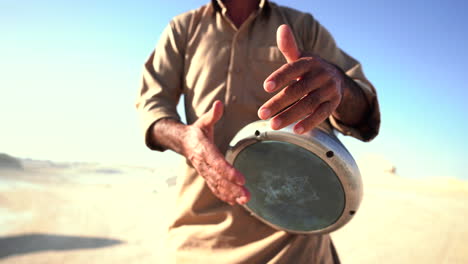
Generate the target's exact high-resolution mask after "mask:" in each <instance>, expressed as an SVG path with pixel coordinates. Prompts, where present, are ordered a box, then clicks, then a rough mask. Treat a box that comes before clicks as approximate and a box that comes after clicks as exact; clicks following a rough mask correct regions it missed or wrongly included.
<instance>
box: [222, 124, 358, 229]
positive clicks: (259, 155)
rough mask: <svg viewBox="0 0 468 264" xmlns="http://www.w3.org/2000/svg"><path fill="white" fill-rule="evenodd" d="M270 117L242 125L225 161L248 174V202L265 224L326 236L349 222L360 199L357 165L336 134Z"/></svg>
mask: <svg viewBox="0 0 468 264" xmlns="http://www.w3.org/2000/svg"><path fill="white" fill-rule="evenodd" d="M292 128H293V127H292V126H289V127H286V128H284V129H282V130H278V131H275V130H272V129H271V128H270V126H269V123H268V121H263V120H260V121H256V122H253V123H251V124H249V125H247V126H245V127H244V128H243V129H241V130H240V131H239V132H238V133H237V134H236V136H235V137H234V139H233V140H232V141H231V144H230V145H231V146H230V148H229V150H228V151H227V153H226V159H227V160H228V162H230V163H231V164H233V166H234V167H235V168H237V169H238V170H239V171H240V172H241V173H243V174H244V176H245V177H246V187H247V189H248V190H249V191H250V193H251V199H250V201H249V202H248V203H247V204H246V205H245V206H244V207H245V208H246V209H247V210H248V211H249V212H250V213H251V214H252V215H253V216H255V217H257V218H258V219H260V220H261V221H263V222H264V223H266V224H268V225H270V226H272V227H273V228H276V229H278V230H284V231H287V232H290V233H297V234H323V233H329V232H332V231H334V230H336V229H338V228H340V227H342V226H343V225H345V224H346V223H347V222H349V221H350V220H351V218H352V217H353V215H354V214H355V213H356V211H357V209H358V208H359V204H360V203H361V199H362V182H361V175H360V173H359V169H358V167H357V165H356V162H355V161H354V159H353V157H352V156H351V154H350V153H349V152H348V151H347V150H346V148H345V147H344V146H343V145H342V144H341V142H340V141H339V140H338V139H337V138H336V137H335V135H330V134H328V133H327V132H325V131H323V130H321V129H318V128H317V129H314V130H312V131H310V132H308V133H305V134H303V135H297V134H294V132H293V129H292Z"/></svg>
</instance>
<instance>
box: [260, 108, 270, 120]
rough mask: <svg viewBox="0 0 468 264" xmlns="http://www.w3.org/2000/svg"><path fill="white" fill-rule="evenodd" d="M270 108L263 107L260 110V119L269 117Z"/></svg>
mask: <svg viewBox="0 0 468 264" xmlns="http://www.w3.org/2000/svg"><path fill="white" fill-rule="evenodd" d="M270 114H271V112H270V110H268V109H266V108H263V109H262V110H260V118H261V119H267V118H269V117H270Z"/></svg>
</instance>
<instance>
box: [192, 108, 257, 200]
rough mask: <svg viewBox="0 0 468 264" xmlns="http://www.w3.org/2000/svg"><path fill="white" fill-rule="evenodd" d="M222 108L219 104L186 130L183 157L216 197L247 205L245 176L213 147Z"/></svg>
mask: <svg viewBox="0 0 468 264" xmlns="http://www.w3.org/2000/svg"><path fill="white" fill-rule="evenodd" d="M223 108H224V107H223V103H222V102H221V101H216V102H214V103H213V106H212V107H211V109H210V110H209V111H208V112H207V113H205V114H203V115H202V116H201V117H200V118H199V119H198V120H197V121H196V122H195V123H193V124H192V125H190V126H187V129H186V131H185V133H184V140H183V142H184V144H183V154H184V156H185V157H186V158H187V159H188V160H189V161H190V162H191V163H192V166H193V167H194V168H195V169H196V170H197V172H198V173H199V174H200V175H201V176H202V177H203V178H204V179H205V181H206V183H207V185H208V187H209V188H210V189H211V191H212V192H213V194H214V195H216V196H217V197H218V198H219V199H221V200H223V201H225V202H227V203H229V204H230V205H234V204H236V203H238V204H245V203H247V202H248V201H249V199H250V193H249V192H248V190H247V189H246V188H245V187H244V184H245V178H244V176H243V175H242V174H241V173H240V172H239V171H238V170H236V169H235V168H234V167H233V166H232V165H231V164H229V163H228V162H227V161H226V159H225V158H224V155H222V154H221V152H220V151H219V149H218V148H217V147H216V145H215V144H214V125H215V124H216V122H218V121H219V119H221V117H222V116H223Z"/></svg>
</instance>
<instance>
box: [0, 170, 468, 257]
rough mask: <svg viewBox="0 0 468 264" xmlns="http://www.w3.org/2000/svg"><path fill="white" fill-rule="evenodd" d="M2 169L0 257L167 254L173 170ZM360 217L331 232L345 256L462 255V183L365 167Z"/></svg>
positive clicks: (465, 203)
mask: <svg viewBox="0 0 468 264" xmlns="http://www.w3.org/2000/svg"><path fill="white" fill-rule="evenodd" d="M40 167H41V166H40V165H38V166H37V167H36V168H34V169H26V170H25V171H24V172H13V171H5V170H3V171H2V170H0V263H24V264H30V263H35V264H40V263H52V264H54V263H71V264H73V263H76V264H78V263H80V264H82V263H83V264H84V263H101V264H105V263H109V264H111V263H112V264H115V263H164V260H163V258H162V255H163V253H164V252H162V248H163V244H162V243H163V236H164V227H165V223H166V222H167V219H168V217H169V215H170V210H171V208H172V202H173V200H174V199H173V197H172V195H173V192H174V191H173V188H171V189H169V188H167V184H166V179H167V178H168V177H169V176H173V175H174V174H177V172H174V171H156V172H155V171H151V170H147V169H144V168H130V167H119V168H117V169H116V167H112V168H103V167H99V166H98V165H89V164H88V165H79V166H72V167H71V168H70V167H67V166H64V167H63V168H56V167H47V168H40ZM364 181H365V196H364V197H365V198H364V201H363V203H362V206H361V208H360V210H359V211H358V213H357V215H356V217H355V218H354V219H353V220H352V221H351V222H350V223H349V224H348V225H347V226H345V227H344V228H342V229H341V230H338V231H337V232H335V233H333V235H332V236H333V238H334V241H335V244H336V247H337V249H338V251H339V254H340V257H341V259H342V261H343V263H345V264H347V263H360V264H362V263H369V264H370V263H372V264H373V263H434V264H440V263H468V222H467V221H465V218H466V217H468V187H467V186H468V184H467V183H466V182H461V181H456V180H424V181H422V180H408V179H402V178H399V177H398V176H395V175H390V174H385V173H382V172H381V171H378V170H370V171H365V175H364Z"/></svg>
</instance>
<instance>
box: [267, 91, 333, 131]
mask: <svg viewBox="0 0 468 264" xmlns="http://www.w3.org/2000/svg"><path fill="white" fill-rule="evenodd" d="M329 99H330V93H328V91H327V89H325V88H319V89H317V90H314V91H313V92H311V93H309V94H307V95H306V96H304V97H303V98H302V99H300V100H299V101H298V102H297V103H295V104H294V105H292V106H291V107H289V108H288V109H286V110H285V111H283V112H282V113H280V114H279V115H277V116H275V117H274V118H273V119H272V120H271V121H270V122H271V127H272V128H273V129H281V128H283V127H286V126H289V125H290V124H292V123H294V122H297V121H299V120H301V119H303V118H304V117H306V116H308V115H309V114H311V113H314V112H315V111H316V109H317V108H318V106H319V105H321V104H322V103H324V102H326V101H329Z"/></svg>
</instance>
